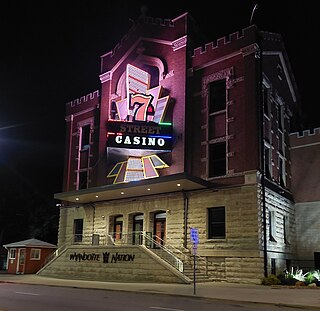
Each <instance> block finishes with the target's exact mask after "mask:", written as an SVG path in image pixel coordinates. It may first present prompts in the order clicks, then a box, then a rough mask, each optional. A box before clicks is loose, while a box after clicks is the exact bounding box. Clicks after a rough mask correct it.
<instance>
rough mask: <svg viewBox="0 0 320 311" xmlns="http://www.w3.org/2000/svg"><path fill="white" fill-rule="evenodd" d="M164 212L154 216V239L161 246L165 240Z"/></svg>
mask: <svg viewBox="0 0 320 311" xmlns="http://www.w3.org/2000/svg"><path fill="white" fill-rule="evenodd" d="M166 219H167V214H166V212H159V213H156V214H155V215H154V239H155V240H156V241H157V242H158V243H159V244H161V245H164V244H165V240H166Z"/></svg>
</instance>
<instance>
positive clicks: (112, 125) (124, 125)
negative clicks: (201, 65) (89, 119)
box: [106, 64, 173, 183]
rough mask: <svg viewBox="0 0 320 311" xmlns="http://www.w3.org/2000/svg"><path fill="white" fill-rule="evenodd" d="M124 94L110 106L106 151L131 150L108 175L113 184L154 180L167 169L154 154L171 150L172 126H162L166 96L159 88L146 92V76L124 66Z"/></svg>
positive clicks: (133, 67) (148, 86)
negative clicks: (161, 171) (111, 178)
mask: <svg viewBox="0 0 320 311" xmlns="http://www.w3.org/2000/svg"><path fill="white" fill-rule="evenodd" d="M126 91H127V97H126V98H122V99H120V100H118V101H113V102H111V103H110V115H109V119H108V121H107V123H106V146H107V148H108V150H109V149H110V150H117V149H118V150H119V151H120V150H121V149H122V150H123V152H127V151H130V150H132V151H130V152H128V160H127V161H121V162H118V163H116V164H115V166H114V167H113V169H112V170H111V171H110V172H109V174H108V176H107V177H114V178H115V179H114V183H121V182H130V181H135V180H141V179H147V178H154V177H158V176H159V175H158V173H157V170H156V169H161V168H166V167H168V165H167V164H166V163H165V162H164V161H163V160H161V158H160V157H159V156H157V155H155V153H159V152H160V153H161V152H168V151H171V150H172V141H173V136H172V135H173V129H172V124H171V123H168V122H164V117H165V114H166V110H167V106H168V102H169V96H163V97H162V86H161V85H159V86H156V87H154V88H152V89H150V74H149V73H148V72H146V71H144V70H142V69H140V68H137V67H135V66H132V65H130V64H128V65H127V70H126ZM139 150H141V152H140V151H139ZM148 150H150V153H149V151H148ZM133 151H135V152H136V153H135V154H134V156H132V155H133V154H132V153H133ZM109 159H110V158H109ZM118 161H119V160H118Z"/></svg>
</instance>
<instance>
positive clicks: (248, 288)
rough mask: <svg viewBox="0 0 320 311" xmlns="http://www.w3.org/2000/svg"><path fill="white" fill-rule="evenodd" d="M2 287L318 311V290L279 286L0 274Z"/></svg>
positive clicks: (319, 299) (319, 302)
mask: <svg viewBox="0 0 320 311" xmlns="http://www.w3.org/2000/svg"><path fill="white" fill-rule="evenodd" d="M1 283H24V284H37V285H48V286H70V287H76V288H92V289H100V290H101V289H102V290H116V291H134V292H140V293H156V294H166V295H179V296H190V297H197V298H201V297H202V298H211V299H222V300H228V301H241V302H251V303H252V302H257V303H266V304H274V305H279V306H288V307H289V306H291V307H304V308H308V309H309V308H310V309H313V310H320V288H319V287H316V288H308V287H301V288H297V287H296V288H291V287H280V286H263V285H254V284H236V283H224V282H215V283H199V284H196V286H195V294H194V285H193V284H191V285H185V284H153V283H118V282H98V281H84V280H69V279H68V280H67V279H57V278H49V277H43V276H39V275H36V274H25V275H15V274H5V273H2V274H1V273H0V285H1Z"/></svg>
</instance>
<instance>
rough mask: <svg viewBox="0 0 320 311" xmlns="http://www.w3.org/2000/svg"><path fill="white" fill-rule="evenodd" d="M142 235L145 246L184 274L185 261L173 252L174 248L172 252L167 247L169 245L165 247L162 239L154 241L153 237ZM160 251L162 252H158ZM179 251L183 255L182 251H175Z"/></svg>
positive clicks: (142, 233)
mask: <svg viewBox="0 0 320 311" xmlns="http://www.w3.org/2000/svg"><path fill="white" fill-rule="evenodd" d="M141 235H142V237H143V241H144V243H145V244H144V245H145V246H146V247H147V248H149V249H151V250H154V252H155V253H156V254H157V255H158V256H159V257H161V258H162V259H163V260H165V261H166V262H168V263H169V264H170V265H171V266H172V267H174V268H175V269H177V270H178V271H180V272H183V261H182V260H181V259H179V258H178V257H177V256H176V254H175V253H174V252H173V251H172V249H173V247H171V250H170V249H169V248H168V247H167V245H166V246H165V241H163V240H162V239H160V238H159V237H157V236H154V237H156V239H153V237H152V236H151V234H146V233H145V232H141ZM158 250H160V251H158ZM175 250H176V251H177V253H179V252H180V253H181V254H182V255H183V253H182V252H181V251H179V250H178V249H175Z"/></svg>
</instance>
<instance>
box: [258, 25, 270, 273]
mask: <svg viewBox="0 0 320 311" xmlns="http://www.w3.org/2000/svg"><path fill="white" fill-rule="evenodd" d="M258 31H259V30H258ZM261 40H262V39H261V34H260V33H259V40H258V41H259V42H258V43H259V44H258V47H259V51H258V52H257V53H256V57H257V58H259V65H258V87H257V104H258V129H259V155H260V157H259V158H260V160H259V162H260V164H259V166H260V168H259V171H260V183H261V201H262V202H261V203H262V217H263V266H264V276H265V277H267V276H268V240H267V207H266V189H265V154H264V107H263V104H264V102H263V50H262V46H261Z"/></svg>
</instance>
